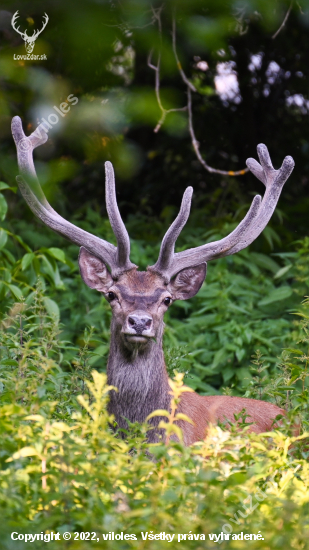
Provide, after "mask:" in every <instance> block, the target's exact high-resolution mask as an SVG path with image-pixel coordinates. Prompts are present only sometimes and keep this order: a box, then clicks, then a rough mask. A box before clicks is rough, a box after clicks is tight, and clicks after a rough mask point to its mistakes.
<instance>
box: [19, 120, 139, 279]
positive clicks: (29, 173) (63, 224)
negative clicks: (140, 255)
mask: <svg viewBox="0 0 309 550" xmlns="http://www.w3.org/2000/svg"><path fill="white" fill-rule="evenodd" d="M12 134H13V138H14V141H15V144H16V149H17V159H18V166H19V169H20V172H21V176H18V177H17V178H16V179H17V182H18V186H19V188H20V191H21V193H22V195H23V197H24V198H25V200H26V202H27V204H28V206H29V207H30V208H31V210H32V211H33V213H34V214H35V215H36V216H38V217H39V218H40V219H41V220H42V221H43V222H44V223H45V224H46V225H47V226H48V227H50V228H51V229H53V230H54V231H56V232H57V233H60V234H61V235H63V236H64V237H67V238H68V239H69V240H71V241H72V242H74V243H75V244H78V245H79V246H85V248H87V250H88V251H89V252H92V253H93V254H94V255H95V256H97V257H98V258H100V259H101V260H103V261H104V262H106V263H107V264H108V265H109V267H110V269H111V273H112V276H113V277H114V278H117V277H118V276H119V275H120V274H121V273H123V272H124V271H127V270H129V269H132V268H133V267H135V265H134V264H132V263H131V262H130V259H129V257H128V256H127V257H126V260H125V261H124V258H123V261H122V263H121V264H120V265H119V264H118V261H117V260H118V252H117V248H116V247H115V246H114V245H113V244H111V243H109V242H107V241H105V240H103V239H100V238H99V237H96V236H94V235H92V234H91V233H88V232H87V231H84V230H83V229H80V228H79V227H76V226H75V225H73V224H72V223H70V222H68V221H67V220H65V219H64V218H62V216H60V215H59V214H58V213H57V212H56V211H55V210H54V209H53V208H52V207H51V206H50V204H49V203H48V201H47V199H46V197H45V195H44V193H43V191H42V188H41V186H40V183H39V180H38V178H37V175H36V172H35V168H34V164H33V157H32V155H33V149H34V148H35V147H37V146H39V145H42V144H43V143H45V142H46V141H47V139H48V136H47V133H46V129H45V127H44V125H43V124H40V125H39V126H38V128H37V129H36V130H35V131H34V132H33V133H32V134H31V136H29V137H26V136H25V134H24V132H23V128H22V123H21V119H20V118H19V117H18V116H16V117H14V118H13V120H12Z"/></svg>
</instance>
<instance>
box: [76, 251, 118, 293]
mask: <svg viewBox="0 0 309 550" xmlns="http://www.w3.org/2000/svg"><path fill="white" fill-rule="evenodd" d="M78 263H79V269H80V273H81V276H82V278H83V281H84V282H85V283H86V285H88V286H89V287H90V288H95V289H96V290H98V291H99V292H107V290H108V289H109V288H110V287H111V286H112V284H113V282H114V281H113V279H112V276H111V274H110V272H109V271H108V269H107V267H106V265H105V263H104V262H102V260H100V259H99V258H97V256H94V255H93V254H91V253H90V252H88V250H87V249H86V248H84V247H83V246H82V247H81V249H80V251H79V257H78Z"/></svg>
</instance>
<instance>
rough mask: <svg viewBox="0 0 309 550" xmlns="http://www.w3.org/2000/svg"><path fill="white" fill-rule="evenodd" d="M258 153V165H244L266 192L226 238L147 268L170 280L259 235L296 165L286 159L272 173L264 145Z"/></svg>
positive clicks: (249, 241)
mask: <svg viewBox="0 0 309 550" xmlns="http://www.w3.org/2000/svg"><path fill="white" fill-rule="evenodd" d="M257 151H258V155H259V160H260V163H261V164H259V163H258V162H257V161H256V160H254V159H252V158H250V159H248V160H247V166H248V168H249V170H251V171H252V173H253V174H254V175H255V176H256V177H257V178H258V179H260V180H261V181H262V182H263V183H264V184H265V187H266V191H265V194H264V197H263V200H261V197H260V196H259V195H257V196H255V197H254V199H253V201H252V204H251V207H250V209H249V211H248V213H247V215H246V216H245V218H244V219H243V220H242V221H241V222H240V224H239V225H238V226H237V227H236V229H234V231H232V233H230V235H227V237H224V238H223V239H221V240H220V241H216V242H212V243H207V244H205V245H202V246H198V247H197V248H191V249H189V250H185V251H183V252H177V253H176V254H172V255H171V256H170V260H169V262H168V263H165V265H163V264H160V262H159V260H158V262H157V263H156V264H155V266H153V267H151V268H150V269H154V268H156V271H159V272H160V273H161V275H162V276H163V277H164V278H165V279H166V280H170V279H171V278H172V277H173V276H174V275H176V273H178V272H179V271H180V270H181V269H184V268H186V267H191V266H194V265H198V264H200V263H202V262H206V261H210V260H214V259H216V258H223V257H224V256H229V255H231V254H235V252H239V251H240V250H242V249H244V248H246V247H247V246H249V244H251V243H252V242H253V241H254V240H255V239H256V238H257V237H258V236H259V235H260V233H261V232H262V231H263V229H264V228H265V227H266V225H267V223H268V222H269V220H270V218H271V216H272V214H273V212H274V210H275V207H276V204H277V202H278V199H279V196H280V193H281V191H282V187H283V185H284V183H285V182H286V180H287V179H288V177H289V176H290V175H291V173H292V171H293V168H294V165H295V163H294V160H293V159H292V157H290V156H288V157H285V159H284V161H283V163H282V166H281V168H280V169H279V170H275V169H274V168H273V165H272V163H271V159H270V156H269V153H268V149H267V147H266V145H264V144H260V145H258V147H257ZM162 246H163V244H162ZM160 254H161V252H160ZM159 259H160V256H159Z"/></svg>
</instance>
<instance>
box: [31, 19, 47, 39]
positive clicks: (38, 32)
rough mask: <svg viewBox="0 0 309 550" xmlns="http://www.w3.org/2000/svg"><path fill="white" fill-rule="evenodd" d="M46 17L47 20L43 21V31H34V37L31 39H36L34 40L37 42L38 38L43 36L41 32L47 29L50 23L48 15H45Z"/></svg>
mask: <svg viewBox="0 0 309 550" xmlns="http://www.w3.org/2000/svg"><path fill="white" fill-rule="evenodd" d="M44 17H45V19H44V20H43V27H42V28H41V30H36V31H33V34H32V36H31V38H32V39H34V40H36V39H37V37H38V36H39V34H41V32H43V31H44V29H45V27H46V25H47V23H48V21H49V17H48V15H47V13H44Z"/></svg>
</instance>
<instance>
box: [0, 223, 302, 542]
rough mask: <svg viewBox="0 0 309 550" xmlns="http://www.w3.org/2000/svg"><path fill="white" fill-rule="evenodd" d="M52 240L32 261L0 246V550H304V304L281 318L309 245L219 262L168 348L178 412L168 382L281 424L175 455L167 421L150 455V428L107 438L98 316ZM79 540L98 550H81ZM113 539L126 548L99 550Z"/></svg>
mask: <svg viewBox="0 0 309 550" xmlns="http://www.w3.org/2000/svg"><path fill="white" fill-rule="evenodd" d="M87 223H89V222H86V224H87ZM103 223H105V222H103ZM16 225H18V224H16ZM225 229H227V227H226V228H225ZM46 235H47V233H46ZM212 236H213V235H208V238H209V239H211V238H212ZM24 238H25V237H24ZM43 238H44V239H45V236H44V234H43ZM49 238H50V237H48V236H46V242H45V243H44V244H43V245H42V246H41V247H39V248H38V249H36V248H35V247H33V248H30V247H29V245H28V244H27V245H26V244H25V243H24V241H23V240H22V239H21V237H20V236H18V235H16V234H13V233H12V232H11V231H9V229H8V226H7V225H6V226H5V225H3V229H2V232H1V235H0V239H2V240H1V243H2V248H1V250H0V253H1V261H2V264H1V269H2V273H3V279H2V283H1V285H2V286H1V289H0V291H1V298H2V305H1V307H2V312H3V313H2V321H1V330H0V352H1V356H0V368H1V380H0V391H1V394H0V463H1V466H0V468H1V470H0V512H1V517H2V520H3V521H2V525H1V535H2V536H1V548H3V549H10V548H21V549H22V548H26V544H28V543H25V542H24V541H14V542H13V541H12V540H11V538H10V533H11V532H17V533H41V532H43V533H44V534H45V535H48V534H50V533H51V532H52V531H54V532H56V533H60V535H61V537H63V533H66V532H70V533H72V538H71V540H70V541H68V542H66V543H65V542H64V541H63V538H61V540H62V543H60V544H59V542H58V541H55V542H49V546H50V547H51V548H53V547H55V548H59V547H60V545H61V547H63V546H64V545H66V547H68V548H79V549H83V548H89V547H90V546H91V545H92V544H93V545H96V547H97V548H109V547H110V548H112V547H114V546H115V544H117V545H118V547H119V548H145V547H147V548H157V544H158V543H157V541H156V540H152V539H150V538H149V535H151V534H159V533H163V532H164V533H168V534H170V535H171V536H172V535H175V537H174V539H173V540H172V542H169V543H168V544H169V545H170V547H172V548H173V547H174V546H176V545H177V547H179V544H180V543H181V541H182V542H183V545H184V547H186V548H187V547H188V548H191V547H192V548H208V547H209V548H212V547H213V546H214V544H216V543H215V542H212V541H211V540H210V539H209V534H211V535H214V534H216V536H217V535H219V534H220V533H221V532H223V533H227V534H228V533H230V540H229V541H228V540H224V541H223V542H222V541H220V542H222V544H223V546H222V547H223V548H224V547H231V548H238V547H242V545H243V541H239V540H233V539H232V536H233V534H234V535H235V534H238V533H244V534H248V533H249V534H256V535H257V534H258V533H260V536H261V537H262V539H261V540H263V542H261V541H260V542H259V547H264V548H282V546H284V547H289V548H295V549H299V548H304V549H305V548H308V547H309V543H308V540H309V537H308V534H309V533H308V520H307V518H308V502H309V498H308V494H309V487H308V484H309V469H308V462H307V459H308V454H309V452H308V450H307V449H308V446H307V443H306V438H307V436H308V433H307V432H306V430H307V431H308V412H307V411H308V405H307V403H308V384H307V376H308V372H307V367H308V353H307V348H308V341H309V339H308V330H309V315H308V301H305V302H304V304H303V306H302V307H301V308H298V315H299V316H300V317H295V318H292V317H291V315H290V312H291V310H292V309H293V308H295V310H296V307H297V304H298V303H299V300H300V296H303V295H304V294H305V293H306V288H307V280H308V278H307V273H308V268H307V258H308V247H309V241H306V240H305V241H303V242H302V243H300V244H299V250H298V252H297V253H293V254H291V253H289V254H280V256H277V257H276V260H273V259H272V258H268V257H266V256H264V255H262V254H260V253H257V252H250V251H244V252H242V253H240V254H238V255H237V256H235V257H233V258H229V259H226V260H220V261H219V262H217V263H216V264H214V265H211V266H210V267H209V275H208V280H207V284H206V285H205V286H204V287H203V289H202V291H201V293H200V294H199V296H197V297H196V298H195V299H194V300H191V301H190V302H181V303H179V305H178V306H176V307H174V313H171V315H170V317H169V318H168V320H167V324H168V328H167V331H166V342H165V345H166V347H167V354H166V355H167V359H168V362H169V370H170V373H171V375H173V376H176V377H175V379H174V382H173V388H174V398H175V399H176V398H177V392H178V393H179V392H180V391H181V390H182V389H183V387H182V377H183V374H182V375H181V374H175V370H177V369H178V370H182V371H185V372H186V373H187V375H188V376H187V380H186V383H188V384H190V385H192V386H193V387H196V388H198V389H199V390H200V391H204V392H206V393H214V392H215V391H219V388H220V384H221V382H222V380H223V382H224V383H229V384H230V386H231V388H232V389H231V388H229V389H225V390H224V391H225V392H226V393H235V394H236V393H237V394H240V393H244V392H245V395H247V396H254V397H258V398H262V399H265V400H272V401H274V402H276V403H277V404H278V405H280V406H283V407H285V409H286V410H287V415H288V419H287V421H286V422H285V423H284V425H282V427H281V428H280V430H277V431H274V432H271V433H267V434H259V435H256V434H249V433H248V432H247V428H246V426H245V425H244V424H243V423H242V422H241V419H240V426H238V428H237V429H236V428H235V427H232V428H231V431H230V432H228V431H226V430H225V429H224V426H211V427H210V428H209V432H208V435H207V438H206V439H205V440H204V441H201V442H198V443H196V444H195V445H193V446H192V447H190V448H185V447H184V446H183V444H182V443H181V440H180V441H178V442H176V441H173V438H170V435H171V433H173V431H175V429H176V431H177V426H176V427H175V419H176V417H175V416H173V415H172V414H169V416H168V417H167V423H166V426H165V428H166V434H167V435H166V437H165V438H164V440H162V441H161V442H160V443H157V444H152V445H148V444H147V443H145V433H146V430H147V427H146V425H144V426H137V425H132V426H131V428H130V431H129V432H128V434H127V437H126V439H125V440H124V439H120V438H118V437H117V433H115V432H114V431H112V429H111V428H110V425H111V424H113V419H112V418H110V417H109V415H108V413H107V410H106V401H107V399H108V387H107V385H106V377H105V374H104V372H102V371H104V364H103V362H104V360H103V361H102V356H103V358H104V357H106V354H107V349H108V323H109V316H110V314H109V310H108V309H107V307H108V306H107V305H106V304H105V302H103V300H102V299H101V298H99V299H98V295H96V294H95V293H92V292H91V291H89V289H87V288H86V287H82V283H81V281H80V278H79V277H77V276H76V267H75V264H74V263H73V261H72V257H73V255H72V251H73V250H74V254H75V248H74V249H73V248H72V247H71V245H68V246H65V248H64V250H62V249H60V248H56V247H50V246H48V239H49ZM193 238H195V237H194V236H193V237H192V235H191V239H193ZM198 238H200V236H198ZM53 240H54V239H53ZM183 240H184V241H185V240H187V242H190V240H189V239H188V235H186V234H184V236H183ZM55 241H56V242H55V243H54V244H57V237H56V238H55ZM184 241H183V242H184ZM133 247H134V249H135V252H136V251H138V254H139V255H140V257H141V258H142V259H143V261H145V262H146V263H147V262H149V263H150V261H151V260H152V259H153V257H151V255H153V256H155V254H156V252H157V251H156V250H153V249H151V248H150V245H149V243H147V240H146V239H145V240H144V241H143V242H141V243H136V242H135V243H133ZM23 250H24V252H22V251H23ZM16 300H17V301H16ZM81 300H85V303H84V302H82V303H81ZM58 304H59V306H60V308H59V307H58ZM87 308H88V309H87ZM60 319H61V322H62V323H63V324H60ZM293 319H300V320H298V321H297V320H294V321H293ZM85 324H88V325H92V327H93V328H86V329H84V327H85ZM82 328H83V330H82ZM180 329H181V330H180ZM206 330H207V332H206V333H204V331H206ZM284 344H285V346H286V349H285V350H284V351H283V352H282V347H283V345H284ZM205 350H206V351H205ZM280 350H281V352H282V353H281V354H280V355H279V359H277V358H276V354H277V353H278V354H279V353H280ZM253 354H254V357H253V360H252V365H251V370H250V368H249V367H250V365H249V363H250V361H251V356H252V355H253ZM98 364H100V368H101V372H98V371H97V370H93V365H98ZM187 371H189V372H187ZM250 372H251V374H250ZM245 378H247V380H245V383H244V379H245ZM214 388H215V389H214ZM221 391H222V390H221ZM291 422H292V425H293V423H294V425H295V423H299V424H300V427H301V433H302V435H301V436H298V437H296V436H294V435H293V429H292V428H291ZM177 433H178V432H177ZM87 532H89V533H90V535H89V536H90V538H91V537H93V536H94V535H92V533H95V536H94V540H93V541H90V540H88V541H87V540H83V539H82V536H83V535H79V533H87ZM112 532H113V533H115V534H117V535H119V536H120V534H121V533H123V534H126V535H135V536H136V540H131V539H130V540H124V539H123V540H119V541H117V542H116V543H115V541H113V540H109V539H104V538H103V534H104V536H105V537H108V536H109V533H112ZM74 533H77V535H74ZM142 533H143V535H142ZM146 533H148V535H147V537H148V538H147V542H145V540H144V539H143V537H146ZM178 535H179V537H180V542H179V543H178ZM185 535H186V537H185ZM198 535H199V538H198V539H197V536H198ZM202 535H204V536H205V540H204V539H203V537H202ZM86 536H87V535H86ZM121 536H122V535H121ZM74 537H76V540H75V539H74ZM194 537H195V538H194ZM96 538H98V539H99V540H96ZM203 540H204V542H203ZM206 541H207V542H206ZM42 544H43V543H42V541H36V542H31V545H32V547H33V548H42Z"/></svg>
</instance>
